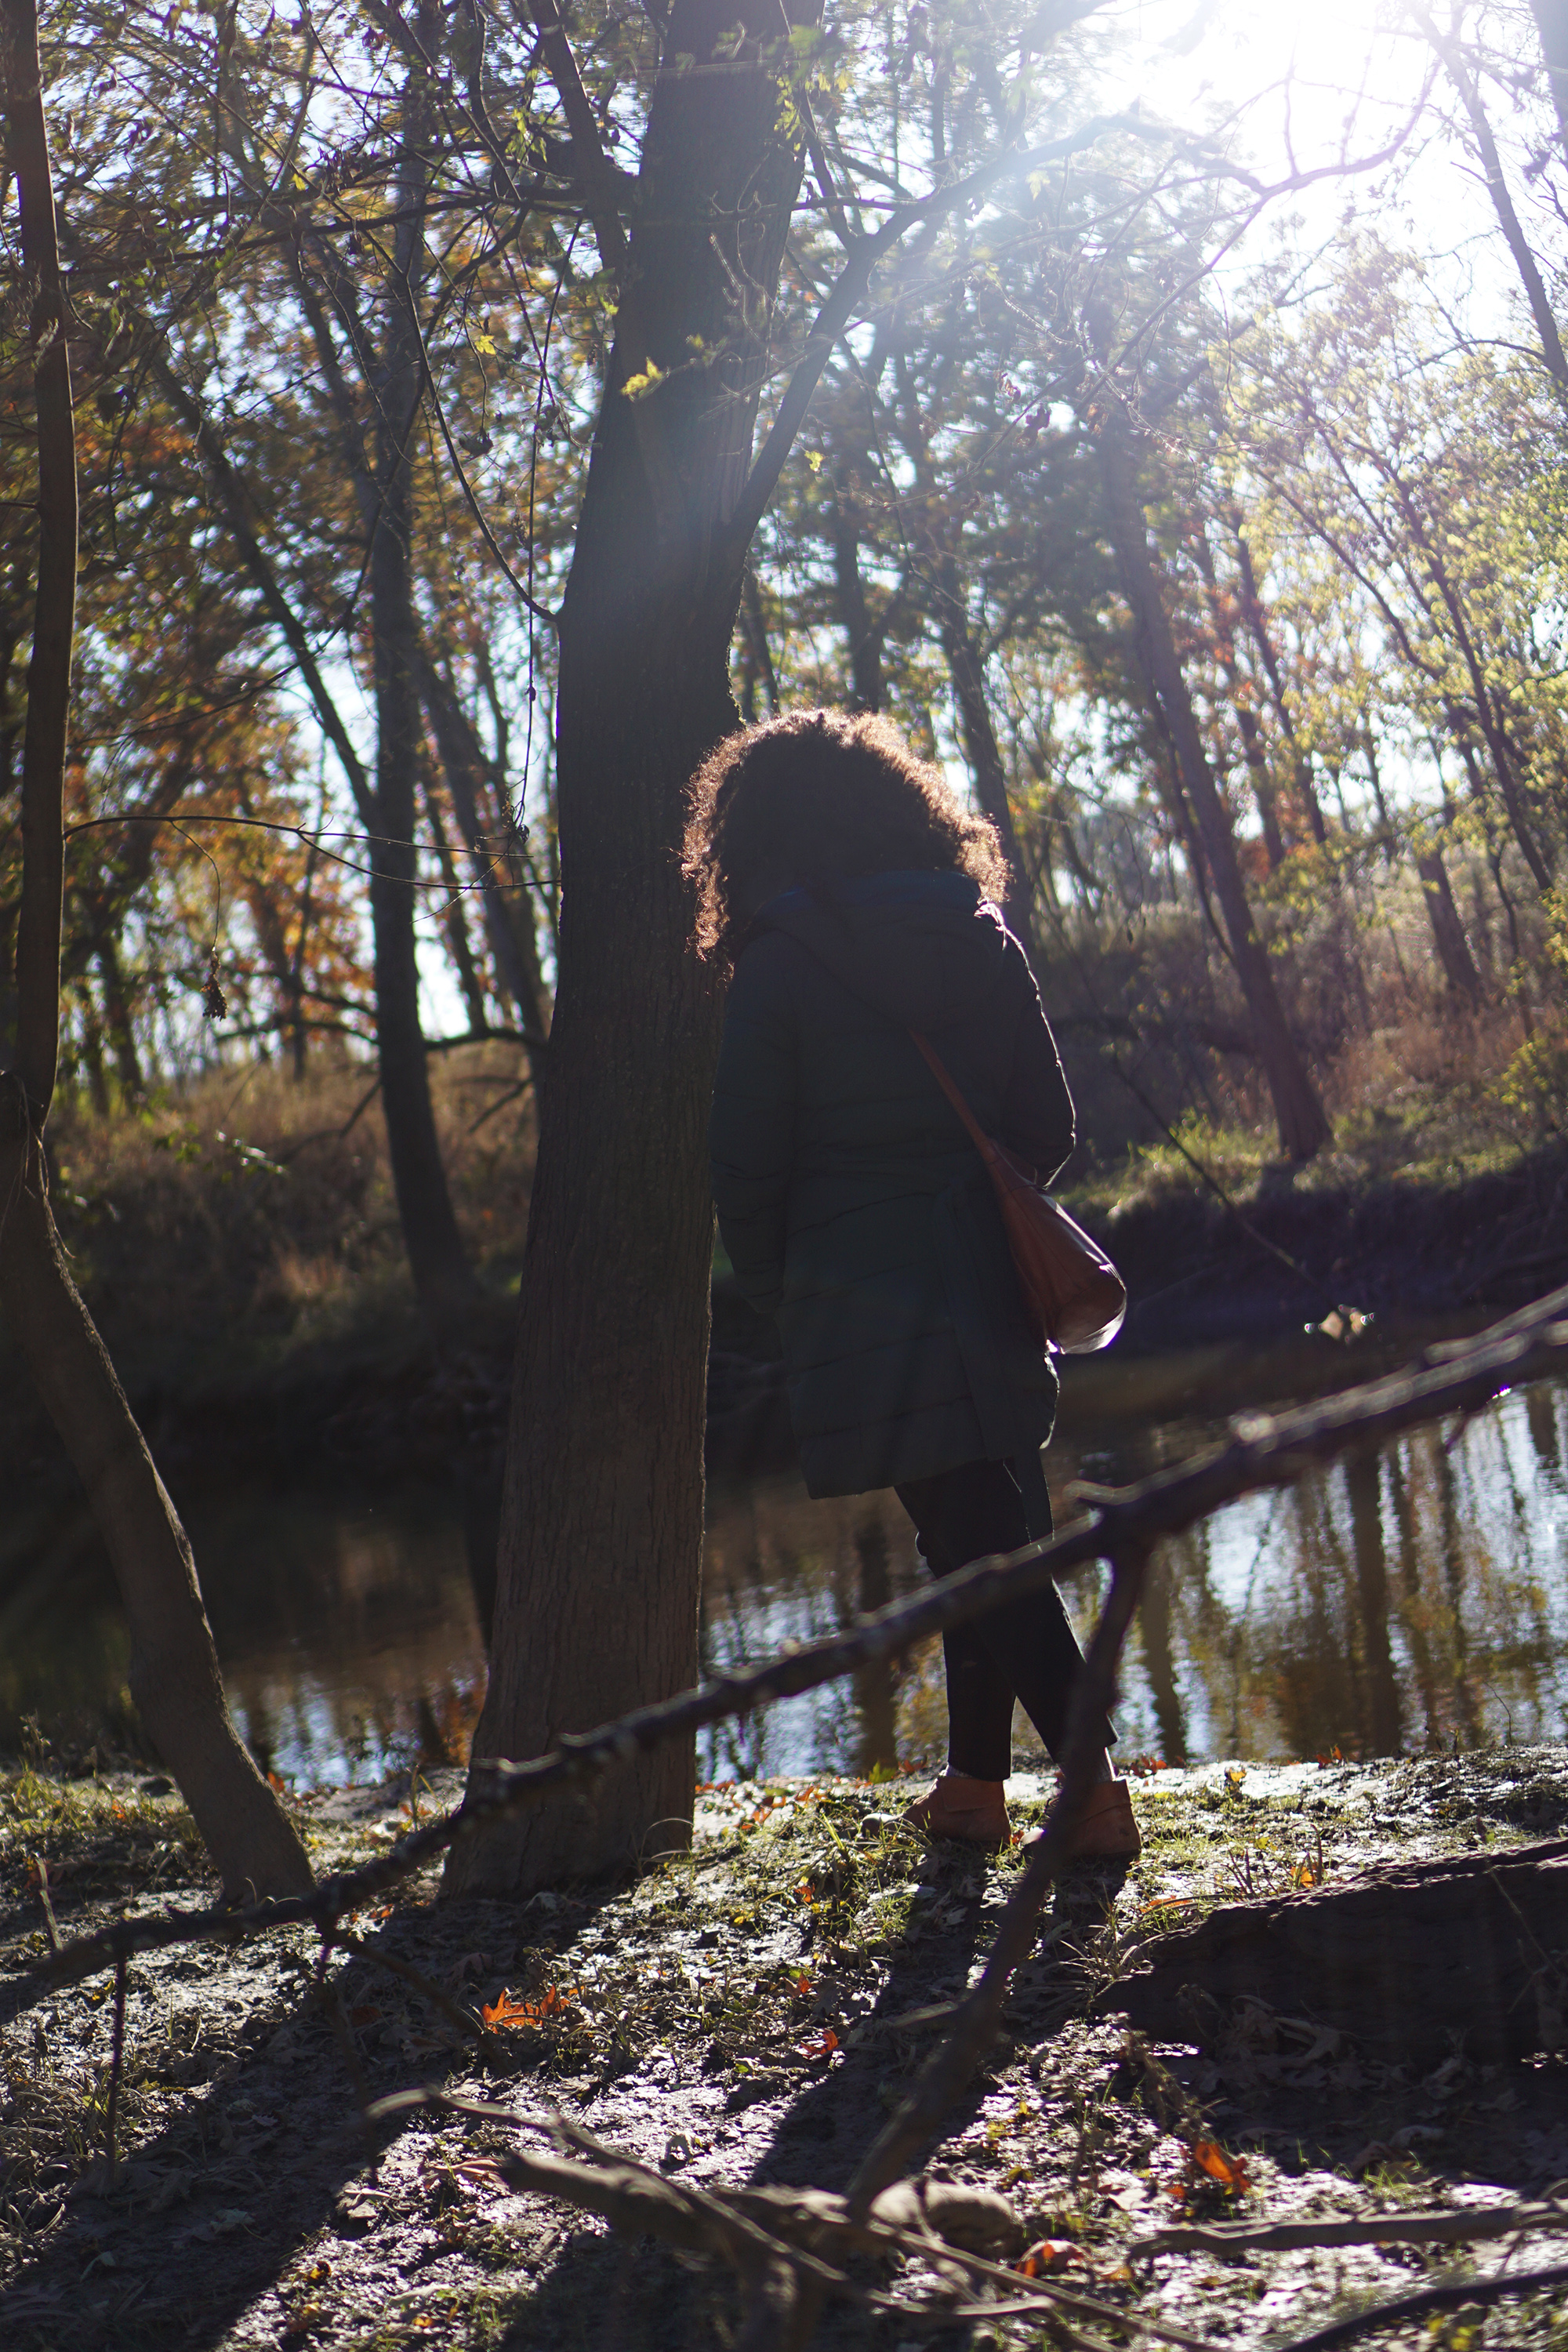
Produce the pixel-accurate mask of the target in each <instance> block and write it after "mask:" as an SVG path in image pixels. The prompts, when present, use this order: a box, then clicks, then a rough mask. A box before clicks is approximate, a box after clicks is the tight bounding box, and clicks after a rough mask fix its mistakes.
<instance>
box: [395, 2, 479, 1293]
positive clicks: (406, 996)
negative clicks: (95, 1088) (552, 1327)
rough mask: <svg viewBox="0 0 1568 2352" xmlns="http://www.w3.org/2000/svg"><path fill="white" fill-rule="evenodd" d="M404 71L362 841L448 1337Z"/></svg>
mask: <svg viewBox="0 0 1568 2352" xmlns="http://www.w3.org/2000/svg"><path fill="white" fill-rule="evenodd" d="M420 31H421V34H422V36H423V37H424V39H425V43H426V48H429V47H431V45H432V42H433V40H434V37H435V33H436V23H435V20H434V14H433V11H432V10H430V9H429V8H426V9H425V10H423V11H422V12H421V16H420ZM405 71H406V76H407V79H406V81H405V88H404V121H403V152H402V160H401V162H400V164H399V168H398V173H397V180H396V210H397V213H398V215H399V220H398V226H397V231H396V236H395V242H394V246H393V268H392V282H391V285H390V286H389V288H388V289H387V299H386V318H385V331H384V346H383V353H382V366H381V370H380V378H379V382H378V383H377V384H376V386H375V392H376V421H377V452H376V490H377V493H378V497H377V501H376V508H375V514H374V521H373V523H372V527H371V528H372V537H371V543H370V564H369V575H370V611H371V634H372V637H373V639H374V671H375V721H376V760H375V803H376V818H377V823H376V826H375V831H374V837H373V839H372V842H371V847H370V909H371V928H372V936H373V942H374V969H375V1032H376V1053H377V1059H378V1062H379V1065H380V1069H381V1099H382V1108H383V1110H384V1114H385V1118H386V1142H387V1152H388V1156H389V1158H390V1160H391V1162H392V1182H393V1189H394V1191H395V1193H396V1196H397V1214H398V1222H399V1223H400V1224H401V1226H402V1228H403V1239H404V1244H405V1248H406V1249H407V1252H408V1265H409V1270H410V1272H411V1273H412V1275H413V1276H414V1286H415V1288H416V1291H417V1292H418V1294H419V1304H420V1307H421V1309H422V1311H423V1313H424V1315H425V1318H426V1322H427V1323H428V1324H429V1326H430V1328H431V1330H432V1331H433V1333H434V1334H435V1335H436V1337H437V1339H440V1340H447V1339H456V1338H458V1336H459V1335H460V1333H461V1330H462V1328H463V1326H464V1323H465V1322H466V1320H467V1318H468V1315H469V1313H470V1312H471V1310H472V1308H473V1306H474V1304H475V1301H476V1300H477V1298H478V1296H479V1286H478V1284H477V1283H476V1281H475V1279H474V1274H473V1269H472V1267H471V1266H470V1265H469V1264H468V1254H467V1252H466V1251H465V1249H464V1247H463V1242H462V1236H461V1235H460V1234H459V1233H458V1220H457V1215H456V1213H455V1212H454V1210H453V1207H452V1195H451V1192H450V1191H449V1189H448V1187H447V1171H446V1167H445V1164H444V1162H443V1160H442V1158H441V1145H440V1140H439V1139H438V1137H437V1133H436V1113H435V1108H434V1106H433V1104H432V1102H431V1099H430V1076H429V1068H428V1065H427V1063H426V1054H425V1033H424V1029H423V1027H422V1026H421V1024H420V1019H419V957H418V948H417V943H416V933H415V928H414V901H415V890H416V884H417V881H418V866H419V861H418V852H417V849H416V845H415V817H416V780H417V776H418V771H419V761H420V756H421V751H422V719H421V711H420V693H419V665H420V659H421V653H422V648H421V646H420V642H419V627H418V623H417V621H416V617H415V611H414V587H413V562H414V548H413V537H414V444H415V435H416V429H417V425H418V418H419V409H420V403H421V400H422V397H423V394H424V389H425V382H424V358H423V353H422V351H421V346H420V336H419V328H418V301H419V282H420V278H421V275H422V271H423V266H424V258H425V204H426V194H427V188H428V181H429V161H428V157H427V155H426V142H427V140H428V138H429V135H430V121H429V114H430V99H429V93H428V91H427V90H426V75H425V72H424V68H422V67H420V66H418V65H416V64H413V63H411V64H409V65H408V66H407V67H406V68H405Z"/></svg>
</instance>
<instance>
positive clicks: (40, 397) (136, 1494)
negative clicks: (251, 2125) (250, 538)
mask: <svg viewBox="0 0 1568 2352" xmlns="http://www.w3.org/2000/svg"><path fill="white" fill-rule="evenodd" d="M0 42H3V45H4V58H3V65H4V85H5V128H6V145H7V151H8V152H7V162H8V163H9V166H10V169H11V171H12V172H13V173H15V174H16V180H17V182H18V184H19V187H20V193H21V203H22V250H23V258H24V262H25V264H26V268H27V271H28V274H29V276H30V277H31V278H33V280H34V285H35V289H36V291H35V299H34V310H33V319H32V343H33V350H34V352H35V354H36V361H35V376H34V383H35V392H36V399H37V440H38V518H39V525H40V529H39V544H38V580H37V595H36V600H35V604H34V614H33V658H32V663H31V666H30V667H29V670H28V674H27V720H26V741H25V749H24V753H23V775H22V843H23V848H22V902H21V908H20V915H19V920H18V926H17V957H16V984H17V1024H16V1026H17V1057H16V1068H15V1069H14V1070H12V1071H10V1072H8V1073H5V1074H4V1076H3V1077H0V1204H3V1205H0V1305H3V1306H4V1307H5V1312H6V1314H7V1315H8V1316H9V1317H10V1318H11V1319H12V1322H13V1324H14V1326H15V1328H16V1337H17V1339H18V1341H19V1343H20V1345H21V1348H22V1350H23V1353H24V1354H25V1355H26V1359H27V1364H28V1369H29V1370H30V1371H31V1373H32V1375H33V1378H34V1380H35V1381H36V1382H37V1388H38V1391H39V1394H40V1395H41V1397H42V1399H43V1401H44V1403H45V1406H46V1407H47V1411H48V1412H49V1414H50V1417H51V1418H52V1420H53V1421H54V1423H55V1426H56V1428H57V1429H58V1431H59V1433H60V1436H61V1438H62V1439H63V1441H64V1443H65V1445H66V1448H67V1451H68V1453H69V1454H70V1456H71V1459H72V1461H73V1462H74V1464H75V1465H76V1469H77V1474H78V1475H79V1477H80V1479H81V1482H82V1485H83V1486H84V1487H85V1488H86V1490H87V1495H88V1499H89V1503H90V1505H91V1507H92V1511H93V1515H94V1517H95V1518H96V1520H97V1522H98V1526H99V1529H100V1533H101V1534H102V1537H103V1539H104V1542H105V1543H106V1545H107V1546H108V1549H109V1553H110V1559H111V1560H112V1561H113V1564H114V1570H115V1574H116V1576H117V1577H118V1579H119V1582H120V1590H121V1598H122V1599H123V1601H124V1604H125V1612H126V1616H127V1618H128V1619H129V1621H130V1627H131V1643H132V1663H131V1690H132V1697H133V1698H134V1699H135V1701H136V1704H137V1706H138V1708H139V1709H140V1711H141V1714H142V1720H143V1722H144V1723H145V1725H146V1727H147V1729H148V1731H149V1733H150V1734H151V1736H152V1738H153V1740H154V1741H155V1742H156V1743H157V1746H158V1749H159V1752H160V1753H161V1754H162V1756H163V1759H164V1760H165V1762H166V1763H167V1764H168V1766H169V1769H170V1770H171V1771H172V1772H173V1773H174V1777H175V1779H176V1780H178V1782H179V1784H180V1789H181V1791H182V1793H183V1794H184V1799H185V1801H186V1803H187V1804H188V1805H189V1806H190V1809H191V1812H192V1814H193V1816H194V1817H195V1822H196V1825H197V1827H198V1828H199V1829H200V1831H201V1833H202V1835H203V1837H204V1838H205V1841H206V1844H207V1849H208V1851H209V1853H211V1855H212V1858H213V1861H214V1862H215V1864H216V1866H217V1868H218V1870H219V1872H220V1874H221V1875H222V1878H223V1882H224V1885H225V1886H226V1889H227V1890H228V1891H229V1892H230V1893H231V1894H234V1895H240V1894H244V1893H247V1892H249V1893H251V1894H254V1895H298V1894H302V1893H305V1892H306V1891H307V1890H308V1889H309V1888H310V1885H311V1883H312V1881H311V1875H310V1864H309V1863H308V1862H307V1860H306V1858H305V1851H304V1848H303V1846H302V1845H301V1844H300V1840H299V1838H298V1837H297V1836H296V1834H295V1832H294V1830H293V1828H292V1827H291V1826H290V1824H289V1820H288V1818H287V1816H286V1815H285V1813H284V1812H283V1810H282V1808H281V1807H280V1806H279V1803H278V1801H277V1799H276V1798H275V1797H274V1795H273V1793H272V1791H271V1790H270V1789H268V1786H267V1783H266V1782H265V1780H262V1778H261V1776H260V1774H259V1773H258V1771H257V1769H256V1767H255V1765H254V1764H253V1763H252V1761H251V1759H250V1758H249V1757H248V1756H247V1754H246V1752H245V1749H244V1748H243V1747H242V1746H241V1744H240V1741H239V1738H238V1737H237V1733H236V1731H235V1728H234V1724H233V1721H232V1719H231V1718H230V1716H229V1712H228V1706H227V1704H226V1700H225V1697H224V1690H223V1679H222V1676H221V1675H220V1673H219V1670H218V1662H217V1654H216V1650H215V1648H214V1646H213V1638H212V1633H211V1629H210V1628H209V1626H208V1624H207V1621H206V1614H205V1611H204V1609H203V1607H202V1598H201V1592H200V1590H199V1588H198V1586H197V1583H196V1574H195V1563H194V1562H193V1560H192V1558H191V1550H190V1546H189V1544H188V1543H187V1542H186V1540H185V1536H184V1529H183V1528H181V1526H180V1523H179V1520H178V1518H177V1517H176V1516H175V1513H174V1506H173V1504H172V1503H171V1502H170V1500H169V1497H168V1496H167V1495H166V1494H165V1492H164V1490H163V1482H162V1481H161V1480H160V1478H159V1476H158V1474H157V1471H156V1470H155V1469H154V1468H153V1460H152V1457H151V1455H150V1454H148V1451H147V1448H146V1445H145V1444H144V1443H143V1441H142V1433H141V1431H140V1430H139V1429H138V1428H137V1426H136V1423H135V1420H134V1418H133V1417H132V1412H131V1408H130V1406H129V1405H128V1404H127V1402H126V1401H125V1396H124V1393H123V1391H121V1386H120V1383H119V1381H117V1380H116V1379H115V1377H114V1370H113V1367H112V1366H111V1365H110V1361H109V1358H108V1356H107V1355H106V1354H105V1352H104V1349H103V1343H102V1341H101V1340H100V1339H99V1336H98V1333H97V1332H96V1331H95V1330H94V1328H93V1326H92V1320H91V1318H90V1317H89V1314H88V1311H87V1308H86V1307H85V1306H84V1305H83V1303H82V1301H81V1299H80V1297H79V1295H78V1293H77V1291H76V1289H75V1287H74V1286H73V1284H72V1282H71V1279H70V1276H69V1275H68V1273H67V1271H66V1266H65V1261H64V1259H63V1257H62V1256H61V1255H60V1248H59V1242H58V1236H57V1234H56V1233H55V1227H54V1220H53V1217H52V1216H51V1214H50V1212H49V1203H48V1192H47V1173H46V1169H45V1162H44V1147H43V1138H44V1125H45V1121H46V1120H47V1117H48V1112H49V1105H50V1102H51V1100H52V1099H53V1096H54V1090H55V1078H56V1072H57V1068H58V1057H59V970H60V916H61V907H62V882H63V873H64V846H65V843H64V821H63V818H64V812H63V787H64V774H65V753H66V727H67V720H68V713H69V708H70V668H71V646H72V636H73V634H74V629H75V606H76V565H77V482H76V446H75V432H74V426H73V421H72V415H71V387H70V366H69V359H68V352H67V345H66V336H65V323H66V308H65V299H64V291H63V287H62V283H61V277H60V267H59V254H58V246H57V243H56V231H55V207H54V191H53V187H52V185H51V181H50V173H49V158H48V147H47V136H46V132H45V127H44V110H43V96H42V90H41V88H40V80H41V76H40V68H39V63H38V27H37V13H36V8H35V5H34V0H4V5H3V6H0Z"/></svg>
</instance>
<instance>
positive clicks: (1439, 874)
mask: <svg viewBox="0 0 1568 2352" xmlns="http://www.w3.org/2000/svg"><path fill="white" fill-rule="evenodd" d="M1415 871H1416V873H1417V874H1418V875H1419V876H1420V877H1421V896H1422V897H1423V898H1424V899H1425V900H1426V916H1427V920H1428V921H1429V922H1430V924H1431V926H1432V943H1433V945H1434V946H1435V947H1436V950H1437V961H1438V962H1439V963H1440V964H1441V965H1442V967H1443V973H1444V977H1445V979H1446V980H1447V983H1448V985H1449V987H1450V988H1451V989H1452V990H1453V992H1454V993H1455V995H1456V996H1463V997H1465V998H1467V999H1468V1002H1469V1003H1471V1004H1472V1005H1479V1003H1480V1001H1481V995H1482V990H1481V976H1480V973H1479V971H1477V970H1476V964H1475V958H1474V957H1473V956H1472V955H1471V953H1470V943H1469V941H1468V940H1467V939H1466V937H1465V927H1464V925H1463V923H1462V922H1461V921H1460V920H1459V910H1458V907H1456V906H1455V904H1454V893H1453V890H1452V888H1451V887H1450V886H1449V882H1448V869H1447V866H1445V865H1444V863H1443V853H1442V851H1441V849H1439V848H1438V847H1437V845H1436V843H1434V844H1433V845H1432V847H1431V848H1430V849H1424V850H1423V851H1422V852H1421V854H1420V856H1418V857H1417V858H1416V860H1415Z"/></svg>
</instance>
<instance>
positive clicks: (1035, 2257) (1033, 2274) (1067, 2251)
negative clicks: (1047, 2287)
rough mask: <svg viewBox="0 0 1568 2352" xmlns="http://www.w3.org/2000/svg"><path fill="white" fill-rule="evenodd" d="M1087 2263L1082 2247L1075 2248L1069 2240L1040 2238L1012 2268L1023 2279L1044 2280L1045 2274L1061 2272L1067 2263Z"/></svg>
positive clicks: (1087, 2257)
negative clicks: (1020, 2274) (1021, 2275)
mask: <svg viewBox="0 0 1568 2352" xmlns="http://www.w3.org/2000/svg"><path fill="white" fill-rule="evenodd" d="M1088 2261H1089V2256H1088V2255H1087V2254H1086V2253H1085V2252H1084V2251H1083V2249H1082V2247H1081V2246H1075V2245H1074V2244H1073V2243H1072V2241H1071V2240H1070V2239H1068V2238H1042V2239H1041V2240H1040V2242H1039V2243H1038V2245H1035V2246H1031V2247H1030V2248H1029V2251H1028V2252H1027V2253H1026V2254H1024V2255H1022V2256H1021V2257H1020V2259H1019V2260H1018V2261H1017V2262H1016V2263H1015V2264H1014V2265H1013V2267H1014V2269H1015V2270H1016V2271H1019V2272H1021V2273H1023V2275H1024V2277H1025V2278H1044V2277H1045V2276H1046V2274H1047V2272H1050V2271H1059V2270H1063V2269H1065V2268H1066V2266H1067V2264H1068V2263H1085V2264H1087V2263H1088Z"/></svg>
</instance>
